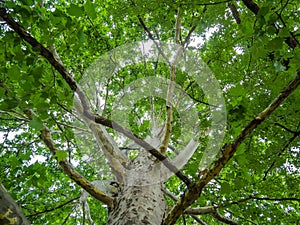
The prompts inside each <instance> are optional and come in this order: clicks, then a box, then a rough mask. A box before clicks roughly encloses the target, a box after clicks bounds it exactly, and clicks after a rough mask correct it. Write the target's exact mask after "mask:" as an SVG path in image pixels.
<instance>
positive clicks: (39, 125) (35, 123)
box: [29, 116, 43, 130]
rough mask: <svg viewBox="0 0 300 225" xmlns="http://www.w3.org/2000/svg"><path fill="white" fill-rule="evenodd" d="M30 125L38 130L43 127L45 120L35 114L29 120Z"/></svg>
mask: <svg viewBox="0 0 300 225" xmlns="http://www.w3.org/2000/svg"><path fill="white" fill-rule="evenodd" d="M29 126H30V127H31V128H34V129H36V130H41V129H43V122H42V121H41V120H40V119H39V118H38V117H36V116H34V117H33V118H32V120H31V121H30V122H29Z"/></svg>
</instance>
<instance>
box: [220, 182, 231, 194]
mask: <svg viewBox="0 0 300 225" xmlns="http://www.w3.org/2000/svg"><path fill="white" fill-rule="evenodd" d="M230 192H231V187H230V184H229V183H228V182H223V183H222V184H221V193H222V194H228V193H230Z"/></svg>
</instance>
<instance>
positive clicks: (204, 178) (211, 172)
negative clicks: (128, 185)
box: [163, 72, 300, 225]
mask: <svg viewBox="0 0 300 225" xmlns="http://www.w3.org/2000/svg"><path fill="white" fill-rule="evenodd" d="M299 85H300V72H298V73H297V75H296V77H295V79H294V80H292V81H291V82H290V83H289V84H288V85H287V86H286V88H285V89H284V90H283V91H281V93H280V94H279V95H278V97H277V98H275V99H274V100H273V102H272V103H271V104H270V105H269V106H268V107H267V108H266V109H265V110H263V111H262V112H261V113H259V114H258V115H257V116H256V117H255V118H254V119H253V120H252V121H251V122H250V123H249V124H248V125H247V126H246V127H245V128H244V129H243V130H242V132H241V133H240V134H239V135H238V137H237V138H236V139H235V140H234V141H233V143H231V144H227V145H225V146H224V147H223V148H222V149H221V154H220V156H219V158H218V159H217V160H216V161H215V162H213V163H212V164H211V165H210V167H209V168H208V169H205V170H204V171H200V173H199V179H198V182H197V183H196V184H195V185H193V186H191V187H190V188H188V189H187V190H186V191H185V192H184V194H183V196H182V198H181V199H180V200H178V201H177V203H176V205H175V206H173V208H172V209H171V210H170V212H169V213H168V215H167V216H166V218H165V220H164V221H163V225H171V224H174V223H175V221H177V219H178V218H179V217H180V215H181V214H182V213H183V212H184V210H185V209H187V208H188V207H189V206H190V205H191V204H192V203H193V202H194V201H195V200H196V199H197V198H198V197H199V196H200V194H201V192H202V190H203V188H204V187H205V186H206V184H207V183H208V182H209V181H211V179H213V178H214V177H216V176H217V175H218V174H219V173H220V171H221V170H222V169H223V167H224V166H225V165H226V163H227V162H228V161H229V160H230V159H231V157H232V156H233V155H234V153H235V152H236V150H237V149H238V147H239V146H240V145H241V143H242V142H243V141H244V140H245V138H246V137H247V136H248V135H249V134H250V133H251V132H252V131H253V130H255V129H256V128H257V127H258V125H260V124H261V123H262V122H263V121H264V120H265V119H266V118H268V117H269V116H270V115H271V114H272V113H273V112H274V111H275V109H277V108H278V107H279V106H280V104H281V103H282V102H283V101H284V100H286V99H287V97H288V96H289V95H290V94H291V93H293V91H295V90H296V88H297V87H298V86H299Z"/></svg>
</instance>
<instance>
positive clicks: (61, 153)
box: [55, 150, 68, 162]
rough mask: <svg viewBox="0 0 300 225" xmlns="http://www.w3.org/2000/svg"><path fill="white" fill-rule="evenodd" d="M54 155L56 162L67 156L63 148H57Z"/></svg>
mask: <svg viewBox="0 0 300 225" xmlns="http://www.w3.org/2000/svg"><path fill="white" fill-rule="evenodd" d="M55 157H56V158H57V160H58V162H60V161H62V160H64V159H66V158H67V157H68V153H67V152H66V151H64V150H57V151H56V153H55Z"/></svg>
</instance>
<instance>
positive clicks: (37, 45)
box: [0, 8, 192, 186]
mask: <svg viewBox="0 0 300 225" xmlns="http://www.w3.org/2000/svg"><path fill="white" fill-rule="evenodd" d="M0 16H1V17H2V18H3V20H4V21H6V23H7V24H8V25H9V26H10V27H11V28H12V29H13V30H14V31H15V32H17V33H18V34H19V35H20V37H21V38H22V39H24V40H25V41H26V42H28V43H29V44H30V45H31V46H32V47H34V48H35V49H37V50H38V51H39V52H40V54H41V55H42V56H44V57H45V58H46V59H47V60H48V61H49V62H50V63H51V65H52V66H53V67H54V68H55V69H56V70H57V71H58V72H59V73H60V74H61V75H62V77H63V79H64V80H65V81H66V82H67V84H68V85H69V87H70V88H71V90H73V91H75V92H76V93H77V94H78V96H79V98H80V100H81V103H82V108H83V109H84V110H85V111H84V115H85V117H87V118H89V119H91V120H94V121H95V122H96V123H99V124H102V125H104V126H106V127H110V128H112V129H114V130H116V131H118V132H120V133H122V134H124V135H125V136H126V137H128V138H129V139H131V140H133V141H134V142H135V143H136V144H138V145H140V146H141V147H143V148H145V149H146V150H147V151H149V152H150V154H152V155H153V156H154V157H156V158H157V159H158V160H160V161H162V162H163V164H164V165H165V166H166V167H167V168H168V169H169V170H171V171H172V172H174V173H175V174H176V176H177V177H178V178H180V179H181V180H182V181H183V182H184V183H185V184H186V185H188V186H190V185H191V184H192V182H191V181H190V179H189V178H188V177H187V176H186V175H185V174H183V173H182V172H181V171H179V170H178V168H177V167H176V166H174V165H173V164H172V163H171V162H170V160H169V159H168V157H166V156H164V155H162V154H161V153H160V152H159V151H158V150H157V149H155V148H154V147H153V146H151V145H149V144H148V143H147V142H145V141H144V140H143V139H141V138H140V137H138V136H137V135H135V134H133V133H132V131H131V130H129V129H126V128H124V127H122V126H121V125H119V124H118V123H116V122H114V121H112V120H109V119H106V118H104V117H101V116H99V115H94V114H92V113H91V112H89V111H87V109H89V106H88V103H87V101H86V97H85V95H84V93H83V92H82V91H81V89H80V88H79V86H78V84H77V83H76V81H75V80H74V79H73V78H72V75H71V73H70V72H69V71H68V70H67V69H66V67H64V66H63V65H62V64H60V63H59V62H58V61H57V60H56V59H55V57H54V56H53V54H52V53H51V52H50V51H49V50H48V49H47V48H45V47H44V46H43V45H42V44H40V43H39V42H38V41H37V40H36V39H35V38H33V37H32V36H31V35H30V34H29V33H28V32H26V31H25V30H24V28H23V27H22V26H21V25H19V24H18V23H17V22H15V21H14V20H13V18H12V17H11V16H10V15H9V14H8V13H7V12H6V9H5V8H0Z"/></svg>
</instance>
